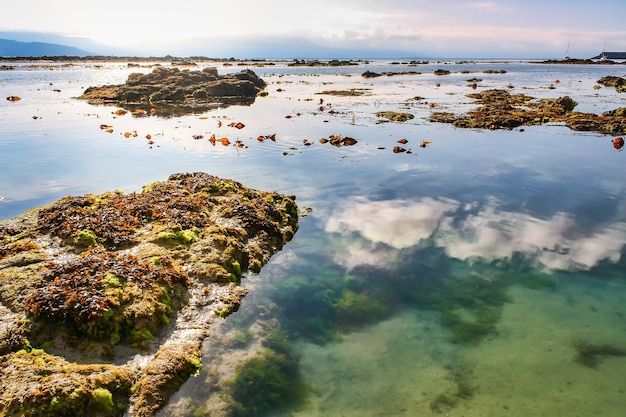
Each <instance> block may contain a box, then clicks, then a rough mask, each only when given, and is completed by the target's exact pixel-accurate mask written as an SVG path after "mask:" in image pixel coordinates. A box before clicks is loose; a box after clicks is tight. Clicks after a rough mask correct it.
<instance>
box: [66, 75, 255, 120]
mask: <svg viewBox="0 0 626 417" xmlns="http://www.w3.org/2000/svg"><path fill="white" fill-rule="evenodd" d="M265 87H266V83H265V81H263V80H262V79H261V78H259V77H258V76H257V75H256V74H255V73H254V71H252V70H249V69H246V70H243V71H241V72H238V73H234V74H226V75H222V76H220V75H219V74H218V72H217V69H216V68H213V67H207V68H204V69H203V70H201V71H191V70H188V69H183V70H181V69H179V68H177V67H172V68H167V67H161V66H159V67H156V68H155V69H154V70H153V71H152V72H151V73H148V74H143V73H138V72H137V73H131V74H129V76H128V79H127V80H126V83H125V84H121V85H107V86H95V87H89V88H88V89H86V90H85V92H84V93H83V94H82V95H81V96H80V97H78V98H79V99H82V100H87V101H88V102H89V103H91V104H113V105H118V106H122V107H125V108H127V109H129V110H132V111H136V110H137V109H139V108H141V106H142V105H143V106H145V105H149V106H155V107H156V108H157V109H158V110H161V111H160V112H159V113H161V114H164V113H168V112H170V111H172V112H173V111H176V112H177V113H176V115H180V114H184V113H181V112H182V111H184V110H193V111H202V110H203V111H206V110H207V109H211V108H214V107H216V106H217V105H220V106H225V105H232V104H236V105H250V104H252V103H253V102H254V100H255V98H256V96H257V94H258V93H259V92H260V91H261V90H262V89H264V88H265ZM150 110H151V109H150V108H148V109H147V111H150Z"/></svg>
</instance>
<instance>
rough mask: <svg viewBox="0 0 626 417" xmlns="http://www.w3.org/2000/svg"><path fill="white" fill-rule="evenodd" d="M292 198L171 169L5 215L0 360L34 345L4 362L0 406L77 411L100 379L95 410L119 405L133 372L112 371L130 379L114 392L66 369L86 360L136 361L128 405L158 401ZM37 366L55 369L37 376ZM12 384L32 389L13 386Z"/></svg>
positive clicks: (287, 231)
mask: <svg viewBox="0 0 626 417" xmlns="http://www.w3.org/2000/svg"><path fill="white" fill-rule="evenodd" d="M294 200H295V197H293V196H284V195H281V194H278V193H271V192H269V193H268V192H263V191H258V190H253V189H250V188H247V187H245V186H244V185H242V184H240V183H238V182H235V181H231V180H226V179H222V178H218V177H214V176H211V175H208V174H205V173H192V174H175V175H172V176H170V177H169V179H168V180H167V181H161V182H155V183H153V184H150V185H147V186H145V187H144V188H143V190H142V192H140V193H130V194H124V193H122V192H109V193H104V194H100V195H86V196H81V197H66V198H64V199H61V200H59V201H58V202H56V203H53V204H51V205H49V206H47V207H43V208H37V209H31V210H29V211H28V212H26V213H24V214H23V215H21V216H18V217H16V218H13V219H9V220H5V221H2V222H0V355H2V356H0V361H8V362H11V363H13V364H18V363H21V362H20V361H22V359H23V358H25V357H31V356H32V352H33V351H34V352H38V353H37V357H36V358H34V359H33V360H32V361H30V362H29V363H30V365H29V366H23V367H19V366H17V365H15V366H11V367H9V368H6V369H3V376H2V380H3V383H4V382H5V381H6V382H7V383H9V384H10V386H11V387H13V388H12V389H11V390H4V391H3V392H2V393H0V414H9V415H13V414H15V413H17V414H23V413H27V414H29V415H54V413H55V412H57V411H59V410H58V409H57V408H54V409H53V408H50V407H49V403H50V401H52V399H53V398H57V399H56V400H55V401H56V402H59V401H60V402H62V403H63V404H65V405H66V407H65V408H62V410H64V412H65V415H78V414H76V413H75V412H74V411H73V410H78V409H81V410H82V409H83V408H84V407H87V406H89V405H90V404H91V403H90V402H89V401H92V402H93V401H96V400H93V398H95V397H94V395H95V394H94V390H98V389H100V391H98V392H99V393H100V394H102V395H103V396H104V397H106V398H104V399H102V398H100V400H101V401H104V402H105V403H106V406H102V407H100V409H99V411H98V412H99V413H100V415H117V414H119V412H120V407H121V408H124V407H125V404H128V401H127V400H129V398H131V397H130V388H129V387H130V385H131V383H130V382H128V381H129V380H128V378H127V377H126V376H124V378H125V379H124V383H123V384H122V383H120V384H118V385H119V386H120V387H127V388H128V389H126V390H124V389H121V391H119V390H118V391H116V393H115V394H114V395H113V394H112V397H111V398H112V399H111V400H110V401H109V397H110V396H109V395H108V394H106V392H104V391H102V390H108V389H109V388H107V386H105V385H102V384H101V385H98V383H96V382H97V381H99V379H97V378H96V379H93V378H91V379H89V378H83V380H81V379H80V378H75V379H71V378H70V377H69V376H68V375H70V374H72V373H76V372H78V371H77V369H80V372H87V371H85V369H90V368H84V367H85V366H86V364H90V366H94V367H96V366H97V365H101V366H106V367H111V368H110V369H109V368H106V372H109V371H111V372H113V370H115V372H120V373H121V374H120V375H122V374H123V375H126V374H125V372H127V371H129V370H132V371H133V374H134V375H136V381H133V382H134V383H135V385H134V388H133V396H132V399H131V407H132V410H133V415H136V416H142V415H146V416H147V415H153V414H154V412H155V411H156V410H157V409H158V408H159V407H160V406H161V405H162V404H163V403H164V402H165V401H166V400H167V397H168V396H169V395H171V394H172V393H173V392H175V391H176V389H177V387H178V386H179V384H181V383H182V382H184V380H185V379H187V378H188V377H189V376H190V375H191V374H193V373H194V372H195V371H197V369H198V367H199V366H200V362H199V358H200V354H201V353H200V347H201V344H202V342H203V341H204V340H205V339H206V337H208V330H209V327H210V324H211V322H213V321H214V320H221V319H222V318H223V317H226V316H227V315H228V314H230V313H232V312H233V311H236V310H237V309H238V308H239V305H240V303H241V301H242V298H243V297H244V296H245V294H246V292H247V289H246V288H244V287H241V286H240V285H239V282H240V280H241V277H242V274H244V273H245V272H246V271H253V272H258V271H259V270H260V268H261V266H262V265H264V264H265V263H266V262H267V261H268V260H269V258H270V257H271V256H272V254H274V253H275V252H276V251H278V250H280V249H281V248H282V246H283V245H284V244H285V243H286V242H287V241H289V240H290V239H291V238H292V237H293V235H294V233H295V231H296V230H297V228H298V208H297V206H296V204H295V201H294ZM40 348H43V349H44V350H45V352H44V351H41V350H40ZM26 355H30V356H26ZM137 358H143V360H138V359H137ZM146 358H147V359H146ZM59 361H64V365H63V366H60V365H59V366H56V367H53V368H50V367H47V368H46V367H44V365H45V366H48V365H47V364H49V363H51V362H54V363H60V362H59ZM165 364H167V366H165ZM40 365H41V366H40ZM50 369H52V370H50ZM94 369H96V368H94ZM98 369H100V368H98ZM102 369H105V368H102ZM42 372H43V373H45V374H46V375H47V376H53V375H56V374H59V375H57V376H54V377H52V378H48V379H50V380H48V379H46V381H45V384H47V385H44V382H43V380H42V379H40V378H39V379H38V378H36V376H37V375H40V374H41V373H42ZM66 372H67V373H68V375H65V373H66ZM94 372H95V371H94ZM103 372H104V371H103ZM94 375H95V374H94ZM68 378H70V379H71V381H72V382H71V384H70V383H69V382H67V381H69V380H70V379H68ZM57 380H58V381H59V383H63V384H70V385H72V386H73V388H72V389H71V390H69V389H65V388H63V389H62V387H57V386H55V385H54V384H55V382H54V381H57ZM81 381H82V382H81ZM94 381H96V382H94ZM127 382H128V383H127ZM21 384H29V385H30V386H33V387H35V388H37V387H39V388H38V389H39V391H37V390H36V389H35V391H32V392H39V393H40V394H41V395H39V396H38V395H35V394H32V393H31V394H32V395H31V394H29V395H28V396H22V397H23V398H21V397H16V395H17V394H16V393H23V392H25V391H23V390H24V389H23V388H20V386H21ZM44 388H45V389H44ZM122 391H123V392H122ZM120 393H121V394H120ZM122 394H124V395H126V400H122V399H120V398H121V397H124V395H122ZM70 397H71V398H70ZM92 397H93V398H92ZM86 398H87V399H88V398H91V400H89V401H88V400H87V399H86ZM70 399H71V401H69V400H70ZM66 400H67V401H66ZM68 401H69V402H68ZM111 401H112V404H113V405H112V406H110V407H109V405H111V404H109V403H111ZM67 404H70V405H67ZM72 404H74V405H72ZM44 405H45V406H44ZM38 407H39V408H38ZM28 410H30V411H28ZM32 410H38V411H36V412H35V411H32Z"/></svg>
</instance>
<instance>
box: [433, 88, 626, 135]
mask: <svg viewBox="0 0 626 417" xmlns="http://www.w3.org/2000/svg"><path fill="white" fill-rule="evenodd" d="M468 97H470V98H473V99H475V100H476V101H477V102H478V103H479V104H480V107H478V108H477V109H476V110H472V111H469V112H467V113H466V114H460V115H459V114H454V113H449V112H433V113H432V114H431V115H430V121H432V122H440V123H451V124H453V125H454V126H455V127H461V128H472V129H491V130H495V129H513V128H516V127H520V126H531V125H540V124H544V123H564V124H565V125H566V126H568V127H569V128H570V129H572V130H577V131H593V132H599V133H605V134H618V135H619V134H624V133H625V132H626V117H625V112H624V111H622V109H616V110H611V111H608V112H605V113H603V114H601V115H596V114H592V113H581V112H575V111H574V108H575V107H576V106H577V104H578V103H576V101H574V100H572V99H571V98H570V97H568V96H565V97H559V98H547V99H542V100H535V99H534V98H533V97H529V96H526V95H524V94H510V93H509V92H508V91H506V90H485V91H483V92H481V93H477V94H468Z"/></svg>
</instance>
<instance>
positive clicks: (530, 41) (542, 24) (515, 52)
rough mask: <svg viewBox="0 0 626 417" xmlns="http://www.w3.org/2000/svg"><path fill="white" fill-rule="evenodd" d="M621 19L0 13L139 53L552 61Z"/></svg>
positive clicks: (463, 13) (160, 10) (315, 2)
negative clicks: (403, 56) (385, 55)
mask: <svg viewBox="0 0 626 417" xmlns="http://www.w3.org/2000/svg"><path fill="white" fill-rule="evenodd" d="M624 16H626V1H624V0H595V1H589V0H493V1H489V0H485V1H480V0H479V1H474V0H306V1H303V0H271V1H270V0H267V1H259V0H230V1H225V0H221V1H213V0H204V1H197V0H176V1H171V0H170V1H163V0H144V1H132V0H123V1H121V0H106V1H102V0H55V1H50V0H19V1H16V2H11V6H10V8H9V9H8V10H7V8H5V10H3V11H2V15H1V16H0V32H8V31H13V32H15V31H23V32H46V33H53V34H57V35H65V36H71V37H82V38H89V39H92V40H94V41H96V42H98V43H102V44H105V45H109V46H112V47H118V48H126V49H129V50H134V51H141V53H142V54H146V55H165V54H171V55H176V56H190V55H204V56H230V55H235V53H248V54H249V55H250V56H248V57H250V58H254V57H255V56H253V55H255V54H257V55H260V56H261V55H263V56H265V57H271V55H272V54H271V52H272V51H274V52H275V53H276V54H280V53H291V54H292V55H297V54H302V55H303V56H301V57H302V58H305V57H306V55H307V54H309V55H311V54H315V53H318V54H322V55H323V54H324V53H331V52H332V51H334V53H338V54H340V53H341V52H344V53H345V56H346V57H349V55H351V54H360V55H362V57H363V58H367V57H368V56H364V54H365V55H366V54H368V53H369V54H370V55H372V56H371V57H377V56H375V55H380V54H384V53H385V51H387V53H389V54H390V56H389V57H392V55H399V54H403V55H405V56H407V57H408V56H415V57H467V58H481V57H482V58H498V57H501V58H555V59H561V58H563V57H564V56H565V54H566V53H568V54H569V55H570V56H572V57H578V58H589V57H591V56H594V55H597V54H598V53H600V52H601V51H602V49H603V48H604V47H605V44H606V50H607V51H626V25H624V24H623V18H624ZM229 52H233V54H229ZM274 57H279V56H274ZM292 57H294V58H295V57H297V56H292Z"/></svg>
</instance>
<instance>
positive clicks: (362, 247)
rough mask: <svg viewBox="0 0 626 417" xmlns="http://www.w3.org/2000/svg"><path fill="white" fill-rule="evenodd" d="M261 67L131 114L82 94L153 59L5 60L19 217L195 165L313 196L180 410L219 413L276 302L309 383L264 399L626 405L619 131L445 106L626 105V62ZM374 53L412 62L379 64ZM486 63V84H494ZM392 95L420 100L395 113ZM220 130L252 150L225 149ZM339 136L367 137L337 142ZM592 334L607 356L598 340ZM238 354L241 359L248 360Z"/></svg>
mask: <svg viewBox="0 0 626 417" xmlns="http://www.w3.org/2000/svg"><path fill="white" fill-rule="evenodd" d="M211 65H216V66H218V71H219V72H220V73H225V72H234V71H239V70H240V69H241V67H242V66H237V65H234V66H231V65H224V64H223V63H213V64H211ZM244 68H251V69H253V70H254V71H255V72H256V73H257V74H259V75H260V76H261V77H262V78H263V79H265V80H266V81H267V82H268V87H267V91H268V93H269V94H268V96H267V97H259V98H257V99H256V101H255V103H254V104H252V105H251V106H229V107H220V108H217V109H214V110H210V111H206V112H197V113H190V114H186V115H183V116H178V117H169V116H167V115H158V114H157V115H156V116H141V117H136V116H132V115H130V114H126V115H123V116H118V115H115V114H114V113H113V112H114V110H116V109H117V108H116V107H109V106H92V105H89V104H87V103H85V102H83V101H79V100H77V99H76V97H77V96H79V95H80V94H81V93H82V91H84V89H85V88H87V87H89V86H92V85H102V84H118V83H123V82H124V81H125V79H126V77H127V76H128V74H129V73H130V72H135V71H141V72H149V71H151V68H149V67H144V68H141V67H139V68H137V67H130V66H128V65H126V64H113V63H109V64H94V63H92V64H89V63H78V64H72V65H61V64H55V63H50V64H42V63H41V62H38V63H33V64H32V65H31V64H23V63H17V64H16V68H15V69H14V70H10V71H1V72H0V97H7V96H10V95H17V96H20V97H21V98H22V100H20V101H17V102H10V101H7V100H4V98H3V99H2V100H0V126H2V128H1V130H0V170H1V171H0V172H1V173H2V174H1V175H0V196H1V197H0V218H8V217H12V216H14V215H17V214H19V213H21V212H23V211H25V210H26V209H28V208H30V207H34V206H38V205H42V204H46V203H50V202H53V201H55V200H57V199H58V198H61V197H63V196H65V195H68V194H71V195H81V194H85V193H99V192H104V191H107V190H114V189H122V190H124V191H126V192H132V191H139V190H140V189H141V186H142V185H145V184H149V183H151V182H153V181H155V180H163V179H166V178H167V176H168V175H170V174H172V173H176V172H190V171H205V172H208V173H211V174H213V175H217V176H222V177H225V178H231V179H234V180H237V181H240V182H242V183H244V184H246V185H247V186H250V187H253V188H259V189H264V190H273V191H274V190H275V191H278V192H281V193H285V194H294V195H296V196H297V202H298V204H299V205H300V206H301V208H307V210H308V211H306V213H307V214H308V215H307V216H306V217H302V218H301V219H300V230H299V231H298V232H297V233H296V235H295V237H294V239H293V240H292V241H291V242H290V243H289V244H287V245H286V246H285V248H284V249H283V250H282V251H281V252H280V253H278V254H276V255H275V256H274V257H273V258H272V260H271V261H270V262H269V263H268V264H267V265H266V266H265V267H264V268H263V269H262V271H261V273H260V274H257V275H249V276H247V277H246V278H244V281H243V285H246V286H249V287H250V289H251V293H250V295H248V296H247V297H246V298H245V299H244V302H243V305H242V307H241V309H240V310H239V312H237V313H235V314H233V315H231V316H229V317H228V318H227V319H226V321H225V323H224V326H222V328H220V329H216V330H215V334H214V337H213V338H211V339H213V340H214V341H211V342H209V343H207V345H206V349H207V352H206V357H205V360H204V368H203V373H201V374H200V375H199V376H198V377H195V378H192V379H190V380H189V381H188V382H187V383H186V384H185V385H184V386H183V387H182V389H181V390H180V392H179V393H178V394H177V395H176V396H175V398H173V399H172V401H171V402H170V404H169V405H168V406H167V407H165V408H164V410H163V411H162V415H204V414H207V413H209V410H210V409H211V401H213V398H215V392H216V391H219V390H220V388H219V387H214V386H211V384H210V381H211V380H210V378H209V376H210V375H211V367H212V366H213V363H212V362H211V350H216V349H217V347H218V346H217V345H219V343H220V340H222V337H225V336H226V335H229V334H233V332H237V331H239V332H242V331H247V330H248V329H256V328H258V325H259V322H261V321H264V320H265V321H267V320H271V321H272V323H274V324H273V325H274V326H276V327H278V328H279V329H280V331H281V332H282V333H281V335H282V338H283V339H284V341H285V343H288V345H289V352H290V355H291V357H292V358H294V362H295V363H296V365H297V371H296V372H295V375H296V376H297V379H298V381H299V383H302V384H303V386H304V387H306V388H305V390H304V391H306V392H305V395H304V397H305V400H304V401H302V402H300V403H298V404H295V403H290V402H289V401H283V402H281V401H275V402H268V404H269V405H268V406H267V407H261V404H259V408H255V409H254V410H248V411H247V412H248V415H284V414H290V415H294V416H307V417H308V416H321V415H337V416H357V415H359V416H378V415H406V416H409V415H440V414H443V415H450V416H501V415H507V416H529V415H554V416H561V415H562V416H576V415H579V416H588V415H597V416H621V415H622V414H623V409H624V408H625V407H626V393H625V391H626V378H624V375H625V374H626V356H624V355H622V354H620V352H622V351H626V318H625V317H624V314H625V312H624V307H623V306H624V305H625V301H626V288H625V286H626V279H625V278H626V275H625V272H624V271H625V268H624V267H625V262H626V261H625V259H624V252H625V249H624V247H625V246H624V245H625V243H626V203H625V201H626V198H625V197H626V190H625V187H624V178H626V164H625V162H626V160H625V159H624V158H625V157H626V154H624V153H623V152H620V151H618V150H616V149H615V148H614V147H613V146H612V142H611V140H612V139H613V137H611V136H606V135H600V134H597V133H593V132H574V131H571V130H570V129H568V128H567V127H565V126H561V125H557V124H548V125H543V126H534V127H523V128H518V129H514V130H511V131H485V130H465V129H456V128H453V127H451V126H449V125H443V124H435V123H431V122H429V121H428V116H429V115H430V113H431V112H433V111H451V112H456V113H461V112H465V111H467V110H469V109H472V108H473V107H475V103H474V101H473V100H472V99H470V98H468V97H467V96H466V94H469V93H474V92H479V91H482V90H485V89H491V88H504V89H507V90H508V91H511V92H513V93H524V94H526V95H529V96H532V97H536V98H538V99H540V98H548V97H562V96H566V95H568V96H570V97H571V98H573V99H574V100H575V101H577V102H578V106H577V107H576V110H578V111H584V112H593V113H601V112H603V111H607V110H611V109H614V108H617V107H626V105H625V104H624V98H625V97H626V96H624V95H623V94H620V93H618V92H617V91H616V90H615V89H613V88H610V87H602V88H597V87H596V86H597V80H598V79H599V78H601V77H603V76H606V75H617V76H625V75H626V67H623V66H621V65H616V66H592V65H544V64H532V63H528V62H517V61H493V60H491V61H478V62H457V61H454V60H450V61H431V62H429V63H428V64H420V65H409V64H408V63H406V62H405V63H403V62H398V63H392V62H391V61H371V62H367V63H366V62H360V63H359V65H355V66H348V67H332V68H329V67H313V68H311V67H290V66H288V65H287V63H285V62H276V63H275V64H274V65H255V66H252V67H250V66H249V65H247V66H245V67H244ZM436 69H447V70H449V71H451V74H450V75H445V76H437V75H435V74H434V71H435V70H436ZM366 70H369V71H372V72H379V73H382V72H407V74H405V75H394V76H383V77H377V78H364V77H362V76H361V74H362V73H363V72H365V71H366ZM488 70H492V71H488ZM409 72H413V73H409ZM471 78H478V79H480V80H481V81H479V82H478V83H477V84H478V87H477V89H476V90H474V89H473V88H472V87H471V85H470V84H471V83H468V81H467V80H468V79H471ZM332 90H335V91H353V92H355V91H358V92H362V93H363V94H362V95H351V96H350V95H349V96H335V95H329V94H327V92H328V91H332ZM331 110H332V111H331ZM379 111H401V112H407V113H411V114H413V115H414V118H413V119H412V120H409V121H406V122H401V123H400V122H384V119H382V118H381V117H378V116H376V113H377V112H379ZM231 122H241V123H243V124H245V127H244V128H243V129H240V130H239V129H236V128H233V127H229V126H228V124H230V123H231ZM101 125H107V126H111V129H112V132H111V133H108V132H107V130H108V129H101V128H100V126H101ZM126 132H129V133H130V135H129V137H128V138H127V137H126V135H125V133H126ZM212 134H216V135H217V137H228V138H229V139H230V142H231V143H232V144H235V143H237V141H239V143H241V144H242V146H222V145H220V144H219V143H218V144H217V145H212V144H211V143H210V142H209V141H208V138H209V137H210V136H211V135H212ZM273 134H275V135H276V140H275V141H272V140H263V141H259V140H258V137H259V136H269V135H273ZM148 135H149V138H148ZM330 135H341V136H342V137H345V136H349V137H353V138H355V139H357V141H358V143H357V144H356V145H353V146H349V147H339V148H337V147H333V146H331V145H330V144H322V143H320V142H319V139H320V138H329V136H330ZM200 136H202V138H200V139H198V137H200ZM401 139H406V143H405V144H400V142H398V141H399V140H401ZM423 141H426V142H423ZM420 143H426V146H425V147H421V146H419V144H420ZM395 146H402V147H403V148H404V149H405V150H406V151H407V152H399V153H394V152H393V149H394V147H395ZM255 326H256V327H255ZM607 347H611V348H612V349H607ZM585 348H587V350H586V352H588V351H589V349H590V348H595V349H596V351H595V352H596V353H595V354H592V355H587V356H586V357H584V356H583V357H581V351H582V352H585V350H584V349H585ZM603 348H604V349H603ZM220 349H222V351H223V352H224V354H225V355H231V356H232V357H233V358H237V357H238V356H237V355H238V353H237V352H238V349H235V348H232V349H230V350H229V348H225V347H224V346H221V347H220ZM607 352H608V353H607ZM225 363H227V366H230V367H231V368H233V369H231V371H232V372H231V373H232V374H234V373H235V369H234V368H236V366H237V363H236V361H235V362H233V361H231V362H228V361H226V362H225ZM216 366H217V365H216ZM222 366H224V365H222ZM291 376H294V375H291ZM222 389H223V388H222ZM279 391H280V390H279ZM285 392H288V391H285ZM271 394H272V393H268V396H269V395H271ZM207 415H208V414H207Z"/></svg>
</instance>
